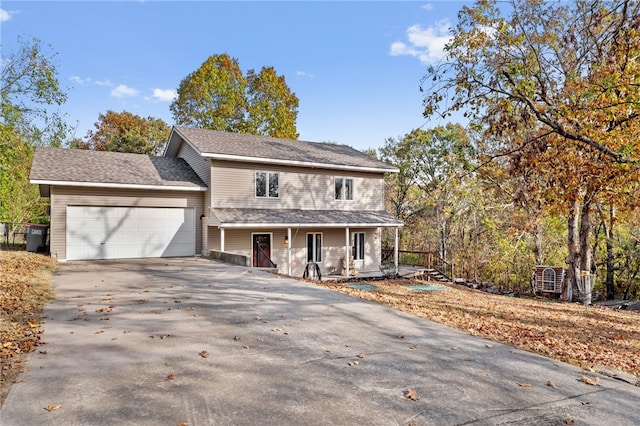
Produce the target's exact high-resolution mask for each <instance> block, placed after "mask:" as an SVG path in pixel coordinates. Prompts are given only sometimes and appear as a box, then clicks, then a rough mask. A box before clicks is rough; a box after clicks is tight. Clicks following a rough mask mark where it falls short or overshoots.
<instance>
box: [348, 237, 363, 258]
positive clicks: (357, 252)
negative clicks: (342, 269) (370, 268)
mask: <svg viewBox="0 0 640 426" xmlns="http://www.w3.org/2000/svg"><path fill="white" fill-rule="evenodd" d="M351 247H352V249H351V250H352V254H353V260H364V232H354V233H353V245H352V246H351Z"/></svg>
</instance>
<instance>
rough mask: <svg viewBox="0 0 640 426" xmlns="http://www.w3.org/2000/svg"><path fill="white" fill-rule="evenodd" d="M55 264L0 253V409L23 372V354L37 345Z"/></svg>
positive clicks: (34, 256)
mask: <svg viewBox="0 0 640 426" xmlns="http://www.w3.org/2000/svg"><path fill="white" fill-rule="evenodd" d="M56 267H57V262H56V261H55V260H54V259H52V258H50V257H45V256H43V255H41V254H36V253H29V252H24V251H0V342H1V343H0V368H1V373H2V375H1V377H0V390H1V391H0V405H2V403H3V402H4V400H5V398H6V396H7V394H8V393H9V389H10V387H11V385H12V384H13V383H14V382H15V380H16V379H17V377H18V376H19V375H20V373H21V372H22V371H23V369H24V364H25V362H26V358H27V354H29V353H30V352H32V351H33V350H34V349H35V348H36V347H37V346H38V345H39V344H40V334H41V329H40V321H41V316H42V310H43V308H44V305H45V304H46V303H47V301H49V300H51V299H52V298H53V297H54V292H53V289H52V287H51V278H52V276H53V273H54V272H55V269H56Z"/></svg>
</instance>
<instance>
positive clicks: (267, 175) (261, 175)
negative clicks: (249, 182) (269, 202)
mask: <svg viewBox="0 0 640 426" xmlns="http://www.w3.org/2000/svg"><path fill="white" fill-rule="evenodd" d="M279 196H280V185H279V176H278V173H276V172H256V197H264V198H278V197H279Z"/></svg>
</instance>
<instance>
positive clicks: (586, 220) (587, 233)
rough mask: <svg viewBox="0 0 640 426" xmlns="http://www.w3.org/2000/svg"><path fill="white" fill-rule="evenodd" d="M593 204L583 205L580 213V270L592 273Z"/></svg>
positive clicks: (586, 203)
mask: <svg viewBox="0 0 640 426" xmlns="http://www.w3.org/2000/svg"><path fill="white" fill-rule="evenodd" d="M590 237H591V202H590V201H585V202H584V203H583V204H582V211H581V213H580V248H579V250H580V270H581V271H587V272H589V273H591V245H590V244H589V238H590Z"/></svg>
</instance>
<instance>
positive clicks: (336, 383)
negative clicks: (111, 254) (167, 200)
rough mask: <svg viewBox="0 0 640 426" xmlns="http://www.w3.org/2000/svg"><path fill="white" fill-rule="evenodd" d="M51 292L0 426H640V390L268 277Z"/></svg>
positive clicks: (118, 275)
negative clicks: (37, 340)
mask: <svg viewBox="0 0 640 426" xmlns="http://www.w3.org/2000/svg"><path fill="white" fill-rule="evenodd" d="M54 286H55V289H56V292H57V296H58V297H57V299H56V300H55V301H54V302H52V303H51V304H50V305H48V307H47V309H46V310H45V315H46V322H45V324H44V330H45V333H44V335H43V340H44V341H45V342H47V344H46V345H43V346H40V347H39V348H38V350H37V351H36V352H35V353H33V354H32V355H31V358H30V360H29V362H28V371H27V372H26V373H25V374H24V375H23V376H22V381H21V382H20V383H18V384H15V385H14V386H13V388H12V390H11V392H10V393H9V396H8V398H7V400H6V402H5V404H4V406H3V407H2V411H1V412H0V424H2V425H3V426H12V425H29V426H32V425H67V426H70V425H119V426H121V425H174V426H175V425H179V424H188V425H189V426H194V425H411V424H415V425H466V424H479V425H485V424H486V425H489V424H518V425H523V424H525V425H559V424H565V422H571V421H573V422H574V423H573V424H576V425H585V424H592V425H608V424H611V425H625V424H627V425H638V424H640V410H638V403H639V402H640V388H639V387H635V386H632V385H630V384H628V383H626V382H622V381H619V380H615V379H610V378H607V377H600V378H599V380H600V384H599V385H598V386H590V385H587V384H585V383H584V382H583V381H582V377H583V375H584V374H583V372H582V371H581V370H579V369H577V368H574V367H572V366H569V365H567V364H563V363H560V362H556V361H553V360H550V359H547V358H543V357H540V356H536V355H532V354H529V353H526V352H522V351H519V350H514V349H512V348H510V347H508V346H503V345H500V344H495V343H493V342H489V341H486V340H483V339H480V338H476V337H473V336H469V335H467V334H465V333H461V332H458V331H456V330H453V329H450V328H447V327H443V326H440V325H438V324H435V323H432V322H429V321H425V320H422V319H417V318H414V317H411V316H409V315H406V314H403V313H399V312H396V311H394V310H392V309H388V308H385V307H382V306H378V305H376V304H373V303H369V302H365V301H362V300H359V299H355V298H352V297H349V296H346V295H342V294H339V293H335V292H332V291H330V290H327V289H324V288H319V287H316V286H314V285H313V284H309V283H305V282H300V281H296V280H292V279H287V278H279V277H276V276H274V275H271V274H269V273H266V272H261V271H252V270H250V269H247V268H242V267H236V266H229V265H224V264H221V263H216V262H213V261H209V260H206V259H200V258H192V259H156V260H133V261H118V262H111V261H108V262H107V261H104V262H70V263H65V264H62V265H61V266H60V268H59V270H58V272H57V273H56V275H55V278H54ZM588 376H589V377H594V375H593V374H589V375H588ZM549 381H551V382H553V384H554V385H555V387H551V386H548V385H547V383H548V382H549ZM527 384H528V385H530V386H527ZM409 390H412V391H414V392H415V395H416V397H417V398H416V400H412V399H409V398H406V397H405V392H406V391H409ZM57 405H60V408H59V409H56V410H53V411H48V410H46V407H48V406H51V407H55V406H57Z"/></svg>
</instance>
